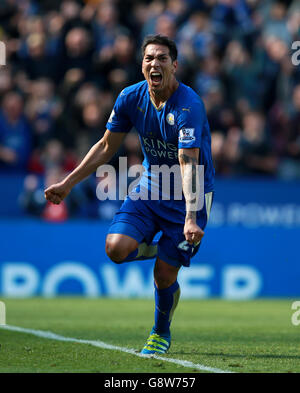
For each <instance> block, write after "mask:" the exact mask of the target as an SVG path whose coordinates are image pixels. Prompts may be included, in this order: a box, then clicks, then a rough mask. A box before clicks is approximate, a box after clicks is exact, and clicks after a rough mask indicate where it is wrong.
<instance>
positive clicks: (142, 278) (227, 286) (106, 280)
mask: <svg viewBox="0 0 300 393" xmlns="http://www.w3.org/2000/svg"><path fill="white" fill-rule="evenodd" d="M0 278H1V280H0V293H1V295H3V296H6V297H19V298H23V297H31V296H37V295H38V296H44V297H55V296H57V295H61V294H74V295H83V296H86V297H98V296H108V297H116V298H120V297H121V298H131V297H138V298H152V297H153V271H152V265H148V266H145V265H143V266H141V265H139V264H135V263H131V264H130V265H128V266H126V267H125V268H124V271H122V272H120V269H119V268H118V266H115V265H113V264H109V263H103V264H101V265H99V266H98V267H94V268H92V267H91V266H88V265H87V264H85V263H82V262H79V261H62V262H59V263H57V264H54V265H52V266H51V267H50V268H49V269H47V270H46V271H44V272H41V271H40V269H39V268H38V267H37V266H35V265H33V264H30V263H25V262H23V263H21V262H6V263H4V264H3V265H2V266H0ZM179 280H180V286H181V296H182V297H183V298H187V299H193V298H194V299H201V298H209V297H211V296H216V295H217V296H221V297H222V298H224V299H231V300H247V299H253V298H256V297H257V296H259V295H260V294H261V291H262V288H263V281H264V280H263V276H262V273H261V272H260V271H259V270H258V269H257V268H256V267H254V266H250V265H237V264H227V265H224V266H223V267H222V268H221V269H217V268H215V267H214V266H213V265H212V264H205V263H203V264H202V265H201V266H191V267H190V268H189V269H182V270H181V271H180V272H179ZM217 283H218V284H217ZM216 285H218V293H217V294H216V293H215V288H216ZM0 304H1V303H0ZM3 310H4V311H3ZM2 322H4V323H5V308H3V305H2Z"/></svg>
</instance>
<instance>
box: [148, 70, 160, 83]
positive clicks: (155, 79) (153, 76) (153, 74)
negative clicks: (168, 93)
mask: <svg viewBox="0 0 300 393" xmlns="http://www.w3.org/2000/svg"><path fill="white" fill-rule="evenodd" d="M150 78H151V81H152V83H153V84H155V85H157V84H159V83H160V82H161V81H162V75H161V73H160V72H151V74H150Z"/></svg>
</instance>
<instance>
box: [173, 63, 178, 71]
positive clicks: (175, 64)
mask: <svg viewBox="0 0 300 393" xmlns="http://www.w3.org/2000/svg"><path fill="white" fill-rule="evenodd" d="M177 66H178V61H177V60H174V61H173V70H174V74H175V72H176V70H177Z"/></svg>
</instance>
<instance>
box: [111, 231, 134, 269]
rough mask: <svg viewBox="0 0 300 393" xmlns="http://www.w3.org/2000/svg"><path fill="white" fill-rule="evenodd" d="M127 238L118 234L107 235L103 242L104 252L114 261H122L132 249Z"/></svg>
mask: <svg viewBox="0 0 300 393" xmlns="http://www.w3.org/2000/svg"><path fill="white" fill-rule="evenodd" d="M127 243H128V241H127V239H125V240H124V239H123V238H120V237H118V236H113V235H112V236H108V237H107V238H106V243H105V252H106V254H107V256H108V257H109V258H110V259H111V260H112V261H113V262H115V263H123V262H124V260H125V259H126V258H127V256H128V255H129V254H130V252H131V251H132V250H131V248H132V247H130V246H131V244H127Z"/></svg>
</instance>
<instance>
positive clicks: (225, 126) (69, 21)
mask: <svg viewBox="0 0 300 393" xmlns="http://www.w3.org/2000/svg"><path fill="white" fill-rule="evenodd" d="M152 33H161V34H163V35H167V36H169V37H171V38H172V39H174V40H175V41H176V43H177V45H178V50H179V59H178V60H179V68H178V73H177V77H178V79H179V80H180V81H182V82H184V83H186V84H188V85H190V86H191V87H193V88H194V90H195V91H196V92H197V93H198V94H199V95H200V96H201V97H202V99H203V100H204V103H205V106H206V109H207V114H208V119H209V123H210V127H211V132H212V151H213V158H214V163H215V167H216V171H217V175H218V176H259V175H260V176H262V175H264V176H266V175H267V176H272V177H276V178H284V179H300V65H297V64H293V62H292V56H293V54H295V53H294V52H295V50H292V42H294V41H300V2H299V1H298V0H285V1H283V0H280V1H279V0H264V1H260V0H164V1H163V0H151V1H150V0H148V1H147V0H85V1H84V0H82V1H79V0H78V1H77V0H63V1H59V0H43V1H34V0H0V40H1V41H3V42H4V43H5V44H6V66H1V67H0V99H1V102H0V173H22V174H24V176H25V183H24V193H23V195H22V197H21V199H20V201H21V203H22V205H23V207H24V209H25V210H26V211H27V212H29V213H30V214H36V215H41V214H42V215H44V216H45V217H47V215H50V216H49V217H51V214H54V216H55V215H59V214H60V216H59V217H67V216H70V215H71V216H72V215H74V214H75V215H76V214H78V212H79V211H80V214H84V215H90V216H94V215H95V214H96V215H100V216H105V215H107V214H108V213H107V211H108V210H109V209H108V205H107V206H106V208H105V209H103V204H102V205H101V204H100V207H99V203H98V204H97V202H96V201H95V182H96V181H97V179H96V178H93V177H92V178H91V179H88V180H87V181H85V182H83V183H82V184H81V185H79V186H77V187H76V189H75V190H74V193H72V197H70V198H68V202H66V205H65V206H64V205H62V206H60V210H59V213H58V210H57V209H56V210H55V209H54V210H53V212H52V207H51V206H48V205H46V206H45V201H44V199H43V196H42V190H43V188H44V186H45V185H47V184H51V183H53V182H55V181H58V180H60V179H61V178H62V177H63V176H64V174H66V173H68V172H69V171H71V170H72V169H73V168H74V167H75V166H76V165H77V164H78V162H79V161H80V160H81V159H82V158H83V156H84V155H85V154H86V153H87V151H88V150H89V148H90V147H91V146H92V145H93V144H94V143H95V142H96V141H98V140H99V139H100V138H101V136H102V135H103V133H104V131H105V124H106V121H107V119H108V117H109V114H110V112H111V110H112V107H113V104H114V101H115V99H116V97H117V95H118V94H119V92H120V91H121V90H122V89H123V88H124V87H125V86H128V85H130V84H133V83H136V82H139V81H140V80H142V79H143V76H142V73H141V52H140V45H141V43H142V41H143V38H144V36H145V35H147V34H152ZM299 49H300V43H299ZM298 58H299V60H300V53H299V56H298ZM120 155H121V156H127V157H128V165H132V164H136V163H140V162H141V160H142V154H141V150H140V147H139V142H138V137H137V135H136V134H134V133H132V134H130V135H128V137H127V139H126V140H125V143H124V146H122V148H121V151H120V152H119V156H120ZM112 164H113V165H115V166H116V168H117V167H118V156H116V157H115V158H114V160H113V162H112ZM115 209H116V206H111V207H110V210H109V211H111V215H113V214H114V212H115ZM49 212H50V213H49ZM95 212H96V213H95Z"/></svg>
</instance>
